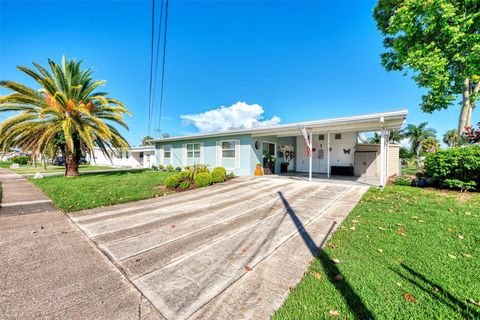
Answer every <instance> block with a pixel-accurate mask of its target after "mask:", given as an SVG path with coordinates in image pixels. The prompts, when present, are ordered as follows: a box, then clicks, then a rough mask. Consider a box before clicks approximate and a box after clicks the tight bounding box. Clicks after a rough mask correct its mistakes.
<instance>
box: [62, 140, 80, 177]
mask: <svg viewBox="0 0 480 320" xmlns="http://www.w3.org/2000/svg"><path fill="white" fill-rule="evenodd" d="M79 174H80V173H79V172H78V157H77V155H76V154H75V153H73V152H71V151H70V150H69V149H68V147H67V148H65V176H66V177H76V176H78V175H79Z"/></svg>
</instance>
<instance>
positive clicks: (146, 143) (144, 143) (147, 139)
mask: <svg viewBox="0 0 480 320" xmlns="http://www.w3.org/2000/svg"><path fill="white" fill-rule="evenodd" d="M150 140H153V137H152V136H145V137H143V139H142V144H141V145H142V146H151V145H152V143H151V142H150Z"/></svg>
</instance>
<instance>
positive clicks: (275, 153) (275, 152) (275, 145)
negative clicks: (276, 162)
mask: <svg viewBox="0 0 480 320" xmlns="http://www.w3.org/2000/svg"><path fill="white" fill-rule="evenodd" d="M264 143H269V144H273V145H274V147H275V151H274V154H273V156H274V157H275V159H276V158H277V144H276V143H275V142H271V141H262V157H263V155H264V150H263V144H264Z"/></svg>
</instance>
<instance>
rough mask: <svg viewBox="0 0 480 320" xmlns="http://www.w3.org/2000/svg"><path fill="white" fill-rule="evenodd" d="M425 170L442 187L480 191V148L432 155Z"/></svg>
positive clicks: (439, 152)
mask: <svg viewBox="0 0 480 320" xmlns="http://www.w3.org/2000/svg"><path fill="white" fill-rule="evenodd" d="M424 168H425V173H426V174H427V175H428V176H430V177H432V178H433V179H434V181H435V183H437V184H438V185H440V186H441V187H446V188H452V189H460V190H477V191H480V146H469V147H457V148H449V149H445V150H439V151H437V152H434V153H431V154H429V155H428V156H427V158H426V159H425V167H424Z"/></svg>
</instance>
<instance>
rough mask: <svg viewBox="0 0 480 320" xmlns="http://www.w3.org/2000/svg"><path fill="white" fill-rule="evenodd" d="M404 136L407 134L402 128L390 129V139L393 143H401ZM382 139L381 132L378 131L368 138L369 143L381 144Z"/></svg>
mask: <svg viewBox="0 0 480 320" xmlns="http://www.w3.org/2000/svg"><path fill="white" fill-rule="evenodd" d="M404 137H405V135H404V134H403V131H402V130H392V131H390V135H389V137H388V141H389V142H391V143H400V140H402V139H403V138H404ZM380 139H381V137H380V134H379V133H378V132H374V133H373V137H371V138H370V139H368V143H371V144H379V143H380Z"/></svg>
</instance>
